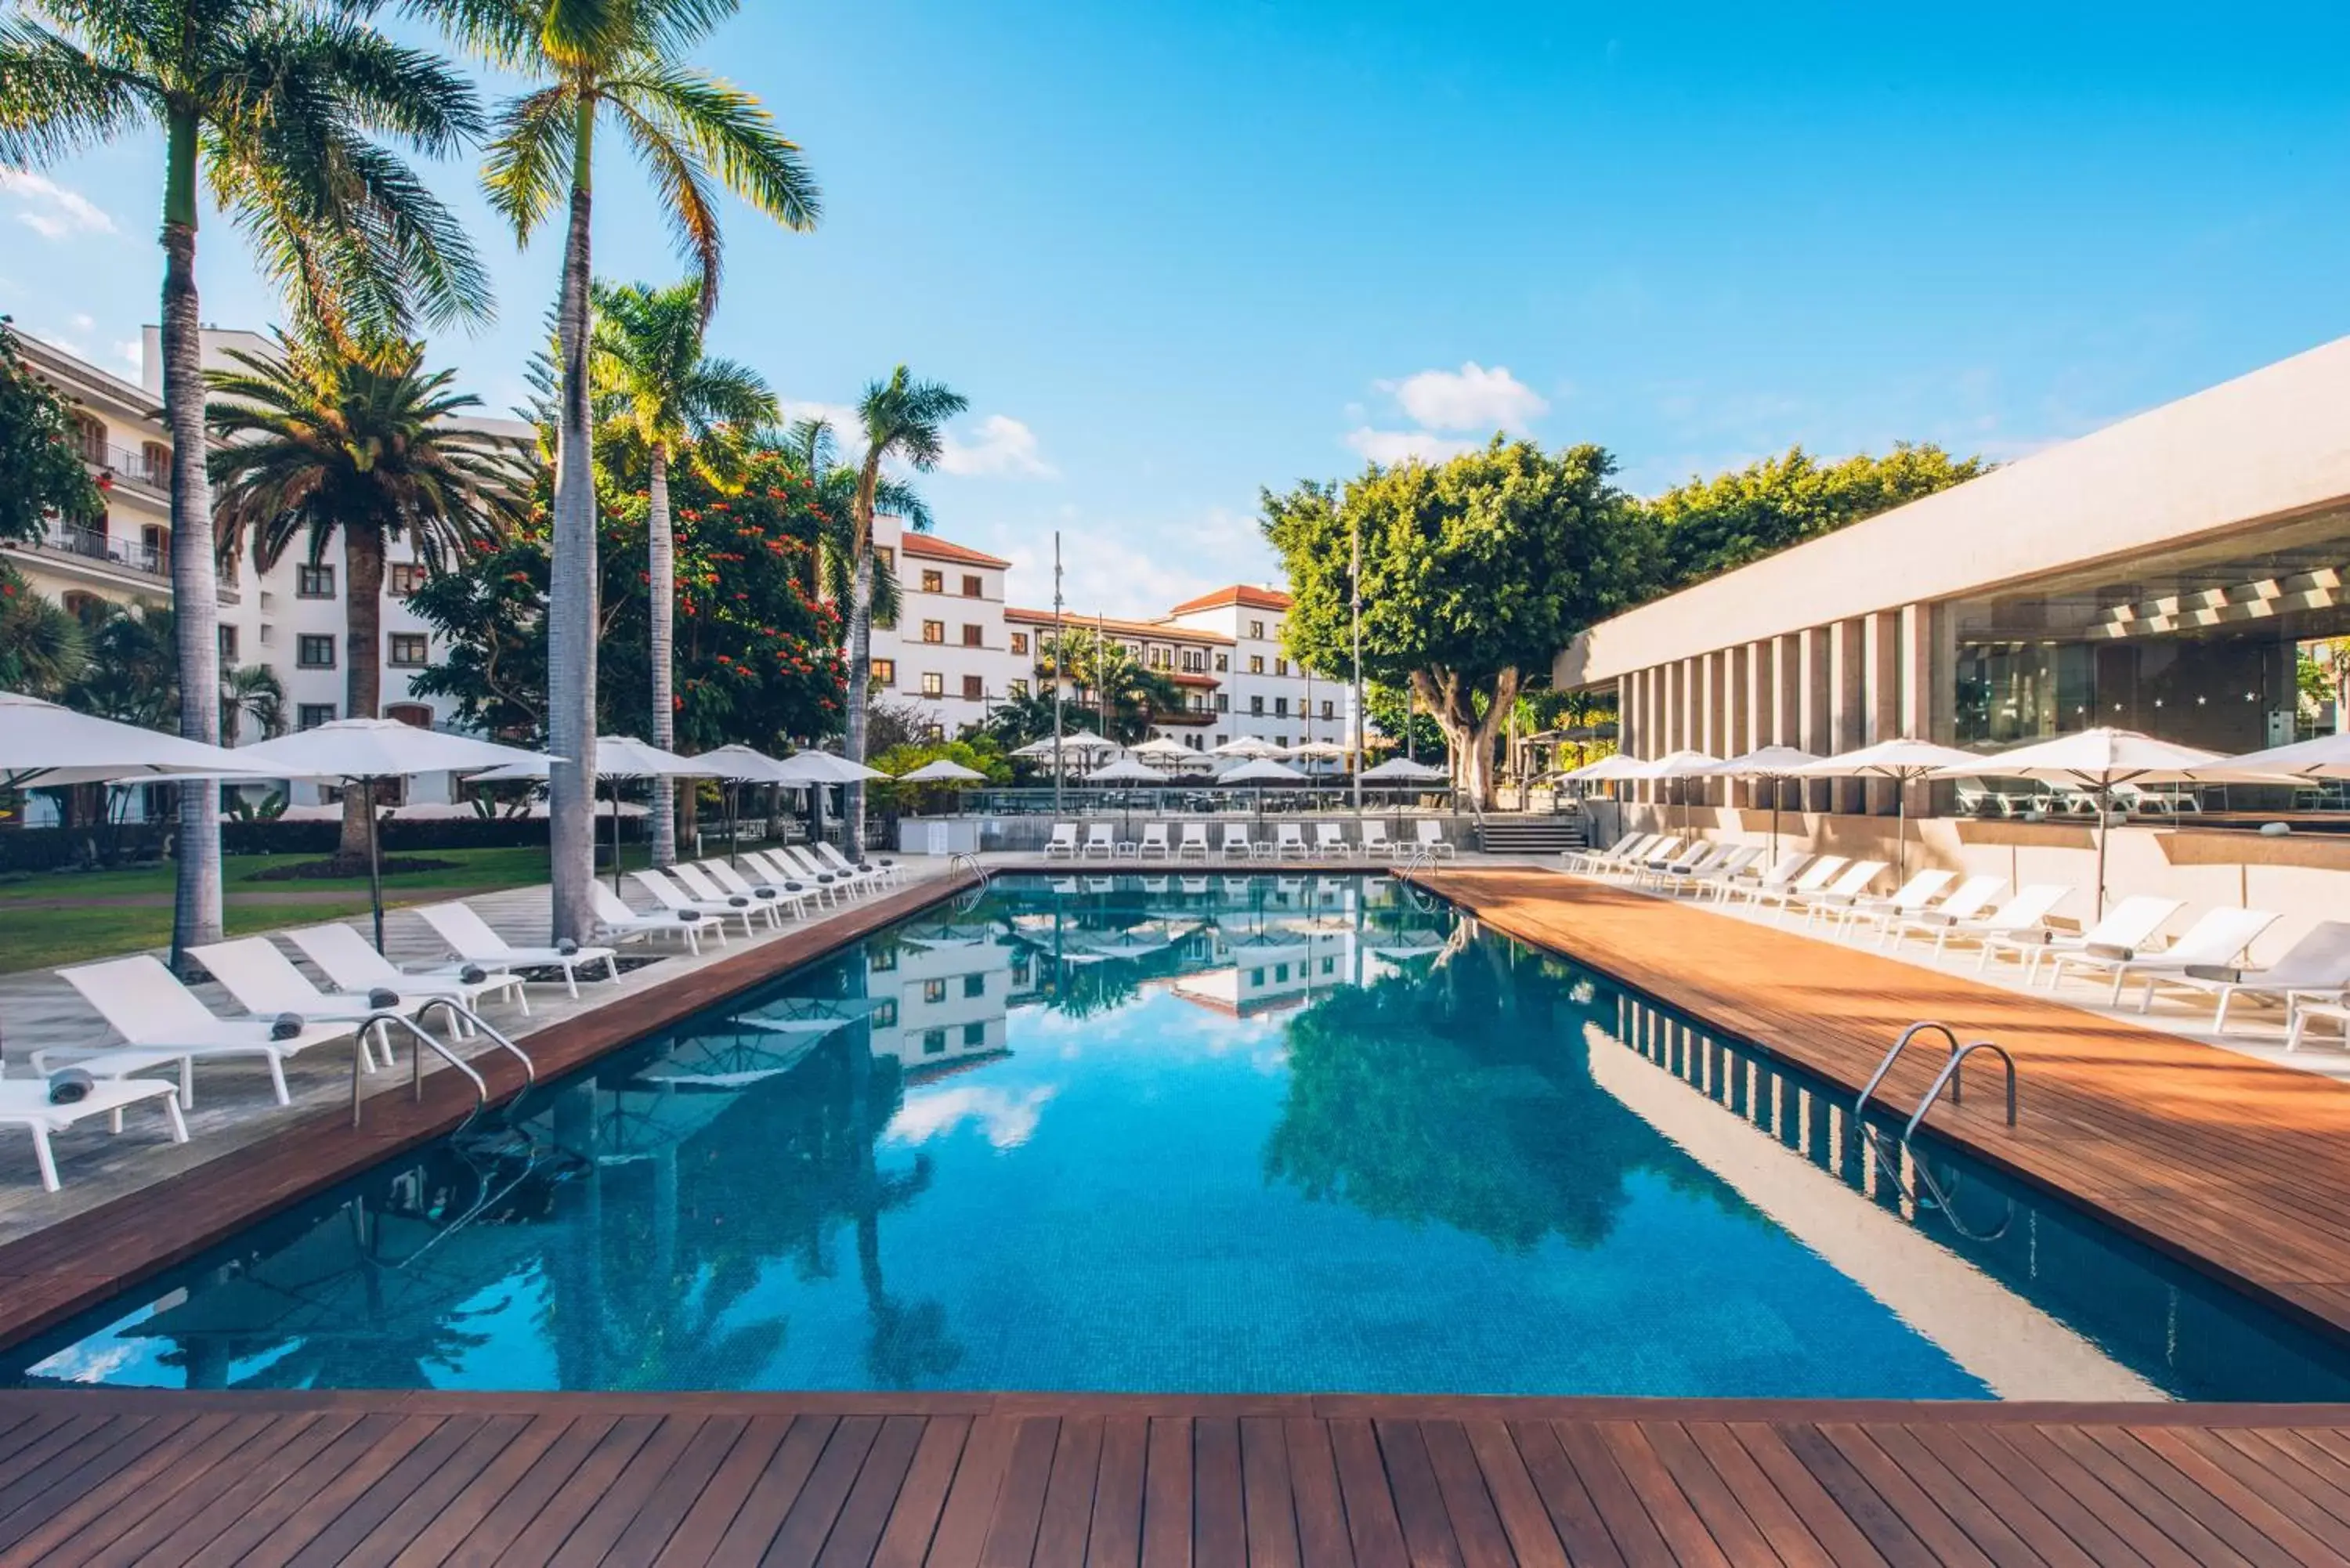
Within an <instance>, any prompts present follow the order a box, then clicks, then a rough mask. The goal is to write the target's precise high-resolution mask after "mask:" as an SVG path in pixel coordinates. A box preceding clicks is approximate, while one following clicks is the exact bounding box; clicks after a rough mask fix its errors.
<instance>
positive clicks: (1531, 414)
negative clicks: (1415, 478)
mask: <svg viewBox="0 0 2350 1568" xmlns="http://www.w3.org/2000/svg"><path fill="white" fill-rule="evenodd" d="M1378 387H1379V389H1380V390H1381V391H1383V392H1392V393H1394V394H1395V400H1396V401H1397V402H1398V403H1399V404H1400V405H1401V406H1402V408H1403V411H1404V412H1405V413H1407V414H1409V415H1410V416H1411V418H1412V420H1413V421H1414V422H1415V423H1418V424H1420V425H1424V426H1426V427H1427V428H1428V429H1430V430H1438V431H1487V432H1490V431H1495V430H1505V431H1524V430H1525V429H1526V428H1527V426H1528V425H1530V424H1532V423H1533V422H1534V421H1535V420H1537V419H1540V418H1541V417H1542V416H1543V415H1544V414H1546V413H1548V412H1550V400H1549V399H1547V398H1545V397H1544V396H1543V395H1542V394H1541V393H1540V392H1537V391H1535V390H1534V389H1533V388H1532V387H1529V386H1527V385H1526V384H1525V383H1524V382H1523V381H1521V380H1519V379H1517V378H1516V377H1515V376H1513V375H1511V374H1510V372H1509V369H1508V368H1507V367H1506V366H1502V365H1496V366H1494V367H1493V368H1492V369H1490V370H1488V369H1485V367H1483V366H1482V365H1480V364H1478V363H1477V361H1475V360H1474V359H1471V360H1469V361H1468V362H1467V363H1465V364H1463V365H1462V366H1461V369H1458V370H1422V371H1419V373H1418V374H1416V375H1410V376H1406V377H1405V378H1404V379H1402V380H1400V381H1381V382H1379V383H1378Z"/></svg>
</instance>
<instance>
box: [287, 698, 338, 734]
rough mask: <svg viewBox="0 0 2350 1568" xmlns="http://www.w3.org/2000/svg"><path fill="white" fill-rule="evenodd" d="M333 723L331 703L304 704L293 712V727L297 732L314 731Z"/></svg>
mask: <svg viewBox="0 0 2350 1568" xmlns="http://www.w3.org/2000/svg"><path fill="white" fill-rule="evenodd" d="M333 722H335V705H334V704H333V703H332V702H305V703H302V704H301V705H300V706H298V707H296V709H295V710H294V727H295V728H296V729H297V730H315V729H317V727H318V726H319V725H321V724H331V723H333Z"/></svg>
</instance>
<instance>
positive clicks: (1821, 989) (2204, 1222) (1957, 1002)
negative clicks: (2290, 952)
mask: <svg viewBox="0 0 2350 1568" xmlns="http://www.w3.org/2000/svg"><path fill="white" fill-rule="evenodd" d="M1419 880H1420V881H1421V882H1423V883H1424V884H1425V885H1426V886H1427V887H1429V888H1430V889H1431V890H1433V891H1435V892H1438V893H1440V894H1442V895H1443V896H1444V897H1446V898H1450V899H1451V900H1453V901H1454V902H1456V903H1458V904H1460V905H1461V906H1462V907H1463V908H1465V909H1469V910H1471V912H1473V913H1474V914H1476V915H1477V916H1478V918H1480V919H1482V920H1484V921H1485V922H1486V923H1487V924H1488V925H1489V926H1491V927H1492V928H1493V929H1496V930H1499V931H1503V932H1505V933H1507V934H1509V935H1512V936H1514V937H1517V938H1519V939H1520V940H1523V941H1526V942H1528V943H1531V944H1533V945H1535V946H1538V947H1543V948H1546V949H1549V950H1554V951H1557V952H1561V953H1565V954H1568V955H1571V956H1573V957H1574V958H1575V959H1576V960H1577V961H1581V962H1583V963H1586V964H1588V965H1589V966H1591V967H1592V968H1594V969H1596V970H1599V971H1602V972H1604V973H1606V974H1608V975H1610V976H1612V977H1613V978H1615V979H1617V980H1619V981H1623V982H1625V983H1626V984H1628V985H1631V986H1633V987H1635V988H1637V989H1638V990H1640V991H1643V992H1647V993H1648V994H1649V995H1650V996H1652V997H1654V998H1655V999H1657V1000H1658V1001H1659V1002H1664V1003H1665V1004H1667V1005H1668V1006H1670V1007H1673V1008H1676V1009H1679V1010H1680V1011H1682V1012H1688V1013H1690V1014H1692V1015H1694V1016H1695V1017H1697V1018H1699V1019H1701V1020H1703V1021H1704V1022H1705V1023H1707V1024H1709V1025H1710V1026H1711V1027H1712V1028H1713V1029H1714V1030H1715V1031H1716V1032H1718V1033H1725V1034H1730V1035H1734V1036H1737V1037H1740V1038H1742V1039H1744V1040H1745V1041H1747V1042H1749V1043H1751V1044H1754V1045H1756V1046H1758V1047H1760V1048H1761V1049H1763V1051H1765V1052H1767V1053H1769V1054H1772V1055H1774V1056H1777V1057H1779V1058H1781V1059H1783V1060H1785V1061H1788V1062H1791V1063H1793V1064H1794V1065H1796V1066H1798V1067H1801V1068H1804V1069H1805V1070H1807V1071H1809V1072H1811V1073H1814V1074H1815V1075H1818V1076H1820V1077H1823V1078H1825V1079H1826V1080H1828V1081H1829V1082H1830V1083H1832V1084H1835V1085H1841V1086H1844V1087H1846V1088H1847V1089H1851V1090H1854V1091H1857V1090H1858V1089H1859V1087H1860V1086H1861V1085H1864V1084H1865V1083H1866V1081H1867V1079H1868V1075H1869V1074H1870V1073H1872V1072H1873V1071H1875V1069H1876V1067H1877V1062H1878V1060H1879V1059H1880V1058H1881V1057H1882V1056H1883V1055H1884V1054H1885V1051H1886V1048H1887V1046H1888V1045H1890V1044H1892V1042H1893V1040H1894V1039H1895V1037H1896V1036H1898V1034H1899V1033H1900V1032H1901V1031H1902V1030H1903V1029H1904V1028H1905V1027H1907V1026H1908V1024H1910V1023H1915V1022H1917V1021H1918V1020H1920V1019H1939V1020H1943V1021H1945V1022H1947V1023H1950V1025H1951V1026H1952V1027H1953V1028H1954V1029H1956V1030H1957V1031H1958V1033H1959V1036H1960V1039H1962V1040H1978V1039H1990V1040H1995V1041H1997V1042H1998V1043H1999V1044H2002V1045H2003V1046H2005V1047H2006V1048H2007V1049H2008V1050H2009V1051H2010V1052H2012V1053H2013V1054H2014V1057H2015V1061H2016V1065H2017V1069H2018V1076H2019V1079H2020V1082H2021V1095H2022V1116H2021V1119H2020V1122H2019V1124H2018V1125H2017V1126H2016V1127H2013V1128H2010V1127H2006V1126H2005V1125H2003V1122H2002V1113H2001V1101H2000V1096H1999V1095H1998V1094H1997V1093H1995V1092H1992V1091H1993V1090H1994V1089H1995V1086H1996V1084H1997V1073H1998V1067H1997V1064H1996V1063H1994V1062H1992V1061H1991V1059H1990V1058H1989V1057H1977V1058H1976V1059H1975V1063H1974V1064H1970V1066H1969V1068H1968V1077H1969V1080H1970V1083H1972V1084H1973V1085H1975V1088H1976V1090H1977V1092H1976V1093H1975V1094H1972V1095H1970V1096H1969V1097H1968V1098H1967V1100H1966V1103H1965V1104H1964V1105H1963V1106H1953V1105H1951V1104H1950V1102H1949V1101H1948V1100H1947V1099H1945V1100H1944V1101H1943V1102H1942V1103H1941V1104H1940V1105H1939V1106H1938V1107H1937V1108H1936V1109H1935V1110H1934V1111H1933V1112H1932V1114H1931V1115H1930V1116H1929V1118H1928V1124H1927V1125H1928V1126H1929V1127H1932V1128H1933V1129H1934V1130H1935V1131H1937V1132H1939V1133H1940V1134H1942V1135H1943V1136H1944V1137H1948V1138H1949V1139H1950V1141H1952V1142H1954V1143H1957V1144H1960V1145H1961V1146H1962V1147H1966V1148H1967V1149H1968V1150H1969V1151H1970V1153H1973V1154H1975V1155H1977V1156H1979V1157H1981V1158H1984V1159H1986V1160H1988V1161H1990V1162H1991V1163H1993V1164H1995V1165H1998V1166H2000V1167H2001V1168H2004V1169H2006V1170H2008V1171H2010V1172H2012V1173H2013V1174H2015V1175H2017V1176H2020V1177H2022V1178H2023V1179H2026V1180H2028V1181H2031V1182H2033V1183H2034V1184H2036V1185H2039V1186H2042V1187H2044V1188H2046V1189H2050V1190H2052V1191H2054V1192H2057V1193H2060V1194H2062V1195H2064V1196H2065V1197H2067V1198H2070V1199H2073V1200H2074V1201H2075V1202H2076V1203H2078V1204H2080V1205H2081V1206H2082V1207H2084V1208H2085V1209H2087V1210H2090V1211H2092V1212H2093V1213H2095V1214H2096V1215H2097V1216H2098V1217H2099V1218H2100V1219H2102V1220H2105V1221H2106V1223H2108V1224H2111V1225H2113V1226H2115V1227H2116V1228H2117V1229H2120V1230H2122V1231H2126V1232H2127V1233H2128V1234H2130V1235H2133V1236H2135V1237H2137V1239H2139V1240H2141V1241H2146V1242H2147V1243H2149V1244H2150V1245H2152V1246H2154V1247H2157V1248H2158V1249H2160V1250H2161V1251H2165V1252H2168V1253H2169V1254H2171V1255H2172V1256H2174V1257H2177V1258H2178V1259H2180V1260H2181V1261H2183V1262H2187V1263H2189V1264H2190V1265H2192V1266H2194V1267H2196V1268H2199V1269H2201V1270H2203V1271H2205V1272H2209V1273H2210V1274H2212V1275H2214V1276H2216V1277H2218V1278H2220V1279H2221V1280H2224V1281H2226V1282H2228V1283H2230V1285H2232V1286H2234V1287H2236V1288H2238V1289H2241V1290H2244V1291H2246V1292H2249V1293H2251V1294H2253V1295H2255V1296H2258V1297H2260V1298H2262V1299H2263V1300H2265V1301H2267V1302H2268V1303H2271V1304H2272V1305H2274V1306H2276V1307H2278V1308H2280V1309H2281V1310H2282V1311H2284V1312H2286V1313H2288V1314H2294V1315H2297V1316H2299V1317H2301V1318H2303V1320H2304V1321H2306V1322H2309V1323H2311V1324H2315V1325H2317V1326H2319V1327H2321V1328H2324V1329H2329V1330H2332V1331H2334V1332H2335V1333H2350V1201H2345V1195H2350V1087H2345V1086H2344V1085H2340V1084H2338V1083H2334V1082H2333V1081H2331V1080H2328V1079H2326V1078H2324V1077H2321V1076H2319V1075H2315V1074H2310V1073H2302V1072H2296V1071H2294V1070H2293V1069H2292V1068H2289V1067H2282V1066H2277V1065H2274V1064H2270V1063H2266V1062H2262V1061H2258V1060H2255V1059H2253V1058H2251V1057H2249V1056H2245V1055H2241V1054H2237V1053H2235V1052H2231V1051H2225V1050H2221V1049H2219V1048H2217V1047H2215V1046H2210V1045H2204V1044H2199V1043H2197V1042H2195V1041H2192V1040H2184V1039H2180V1038H2178V1036H2175V1035H2171V1034H2165V1033H2158V1032H2156V1031H2154V1030H2150V1029H2141V1028H2137V1027H2136V1026H2134V1025H2131V1024H2128V1023H2121V1022H2117V1021H2115V1020H2113V1019H2110V1018H2106V1017H2101V1016H2098V1015H2096V1014H2093V1013H2089V1012H2083V1011H2081V1010H2080V1009H2078V1008H2073V1007H2067V1006H2065V1005H2064V1004H2063V1003H2062V1002H2056V1001H2053V1000H2049V999H2047V998H2046V997H2045V995H2044V993H2034V994H2031V995H2020V994H2018V993H2016V992H2010V991H2005V990H2001V989H1999V988H1996V987H1993V986H1990V985H1985V984H1982V983H1981V982H1979V981H1975V980H1974V979H1972V978H1971V977H1970V975H1969V974H1968V973H1966V972H1964V971H1963V970H1955V971H1953V970H1940V971H1938V970H1933V969H1928V968H1923V967H1921V966H1919V965H1917V964H1913V963H1908V962H1902V961H1897V960H1894V959H1889V958H1886V957H1883V956H1881V955H1879V954H1877V953H1876V952H1874V951H1872V950H1868V949H1867V948H1865V947H1852V946H1847V945H1846V944H1843V943H1839V942H1832V941H1827V940H1820V939H1818V938H1815V937H1806V936H1803V935H1800V934H1798V933H1797V932H1796V931H1795V930H1794V929H1785V930H1782V929H1774V928H1773V927H1770V926H1767V925H1763V924H1759V923H1756V922H1753V921H1749V920H1744V919H1735V918H1731V917H1728V916H1724V915H1721V914H1716V913H1713V912H1711V911H1710V910H1707V909H1695V908H1691V907H1690V906H1688V905H1686V904H1683V903H1679V902H1675V901H1672V900H1668V899H1664V898H1653V897H1649V896H1648V895H1645V894H1638V893H1633V892H1630V891H1627V890H1626V889H1623V888H1613V887H1608V886H1606V885H1603V884H1599V883H1595V882H1592V881H1588V880H1586V879H1582V878H1570V877H1564V876H1561V875H1559V874H1558V873H1556V872H1553V871H1548V870H1541V869H1533V868H1511V869H1504V868H1493V869H1485V868H1473V869H1472V868H1463V869H1459V870H1453V869H1445V870H1441V871H1436V872H1431V873H1428V874H1425V875H1422V876H1421V877H1419ZM1965 962H1966V963H1968V964H1970V963H1971V962H1972V960H1971V959H1968V960H1966V961H1965ZM1939 1065H1940V1054H1939V1052H1937V1051H1927V1050H1913V1051H1912V1052H1911V1053H1910V1054H1909V1056H1908V1059H1906V1060H1905V1061H1904V1062H1903V1064H1901V1065H1900V1066H1898V1067H1897V1068H1896V1070H1895V1071H1894V1073H1893V1074H1892V1075H1890V1076H1889V1077H1888V1078H1887V1081H1886V1084H1885V1087H1884V1088H1883V1090H1882V1091H1880V1092H1881V1094H1882V1095H1883V1096H1884V1097H1885V1098H1886V1100H1887V1102H1889V1103H1890V1104H1891V1105H1893V1106H1899V1107H1901V1108H1902V1109H1903V1110H1904V1111H1906V1110H1908V1108H1909V1107H1911V1106H1915V1105H1916V1103H1917V1101H1918V1096H1920V1095H1921V1094H1922V1093H1923V1092H1924V1090H1925V1088H1926V1086H1927V1084H1928V1082H1929V1079H1930V1077H1931V1075H1932V1074H1933V1072H1934V1070H1935V1069H1936V1068H1938V1067H1939Z"/></svg>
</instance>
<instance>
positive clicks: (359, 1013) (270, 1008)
mask: <svg viewBox="0 0 2350 1568" xmlns="http://www.w3.org/2000/svg"><path fill="white" fill-rule="evenodd" d="M188 956H189V957H190V958H192V959H194V960H195V961H197V962H198V963H200V964H202V965H203V966H204V969H205V970H206V971H208V972H209V973H210V974H211V975H212V977H213V979H214V980H216V981H219V982H220V985H221V989H222V990H224V991H225V992H228V993H229V996H230V997H231V998H232V999H233V1000H234V1002H236V1004H237V1005H238V1006H239V1007H242V1008H244V1010H245V1011H246V1012H250V1013H252V1014H253V1015H254V1016H255V1018H270V1019H274V1018H276V1017H278V1016H280V1015H281V1014H284V1013H288V1012H290V1013H292V1014H293V1015H294V1016H295V1017H296V1018H299V1019H301V1020H302V1021H303V1022H304V1023H348V1024H353V1025H357V1024H360V1023H366V1022H367V1021H368V1020H369V1019H370V1018H373V1017H375V1016H376V1015H377V1014H378V1013H383V1012H390V1013H394V1014H396V1015H398V1016H399V1017H401V1018H405V1019H408V1020H410V1021H411V1022H413V1021H414V1020H415V1018H416V1015H417V1014H418V1013H419V1012H422V1011H423V1010H424V1008H425V1007H426V1006H427V1005H428V1004H429V1003H430V1002H432V998H431V997H427V996H417V997H410V996H405V995H402V994H400V992H396V991H393V990H392V989H391V988H390V987H388V986H387V987H385V988H383V994H385V995H387V996H390V997H392V998H393V1000H392V1001H391V1002H390V1003H389V1004H388V1005H385V1006H382V1007H379V1006H377V1005H376V1004H375V1002H373V1001H372V1000H371V999H370V997H369V993H368V992H363V991H341V992H328V991H320V990H319V989H318V988H317V986H315V985H313V984H311V983H310V977H309V976H308V975H306V974H304V973H303V972H302V971H300V970H298V969H296V968H295V967H294V961H293V960H292V959H289V958H287V957H286V955H285V954H284V953H282V952H280V951H278V950H277V947H276V944H275V943H274V942H272V941H270V940H269V939H268V938H267V937H239V938H237V939H236V940H234V941H225V942H210V943H207V944H205V945H204V946H203V947H194V948H190V949H189V950H188ZM419 1027H421V1025H419ZM369 1033H372V1034H373V1035H374V1036H375V1043H376V1044H379V1045H380V1046H382V1047H383V1054H384V1060H385V1061H386V1062H387V1063H389V1062H392V1061H396V1060H398V1058H397V1057H396V1056H395V1055H394V1054H393V1052H392V1044H391V1037H390V1034H389V1033H386V1032H385V1029H384V1027H383V1026H382V1025H380V1024H379V1025H378V1027H376V1028H375V1029H373V1030H370V1031H369ZM359 1064H360V1065H362V1066H364V1067H365V1068H366V1069H367V1070H368V1071H369V1072H370V1073H372V1072H374V1071H375V1057H374V1056H373V1055H372V1054H370V1053H369V1048H368V1037H367V1034H361V1035H360V1036H359Z"/></svg>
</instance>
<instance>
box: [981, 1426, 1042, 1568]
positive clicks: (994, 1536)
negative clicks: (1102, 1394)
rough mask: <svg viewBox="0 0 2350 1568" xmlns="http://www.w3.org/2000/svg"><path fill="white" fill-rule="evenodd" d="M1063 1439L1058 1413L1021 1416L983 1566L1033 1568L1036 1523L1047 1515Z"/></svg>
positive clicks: (997, 1500) (1006, 1466) (996, 1505)
mask: <svg viewBox="0 0 2350 1568" xmlns="http://www.w3.org/2000/svg"><path fill="white" fill-rule="evenodd" d="M1060 1440H1061V1423H1060V1421H1059V1420H1058V1419H1057V1418H1056V1417H1051V1416H1024V1417H1021V1420H1020V1429H1019V1431H1018V1432H1017V1433H1016V1434H1014V1437H1013V1439H1012V1454H1011V1458H1010V1459H1007V1460H1006V1461H1005V1463H1004V1466H1003V1484H1002V1485H1001V1486H999V1487H998V1488H997V1489H996V1493H995V1517H994V1518H993V1520H991V1521H989V1523H988V1529H987V1544H986V1546H985V1547H984V1548H983V1550H982V1551H981V1552H980V1554H979V1564H980V1568H1028V1564H1029V1563H1030V1562H1031V1561H1032V1560H1033V1559H1034V1558H1035V1553H1036V1527H1037V1525H1038V1524H1040V1523H1041V1522H1042V1521H1043V1520H1044V1517H1045V1490H1046V1489H1047V1488H1048V1487H1050V1486H1051V1485H1052V1483H1053V1455H1054V1452H1055V1449H1058V1448H1059V1447H1060Z"/></svg>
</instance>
